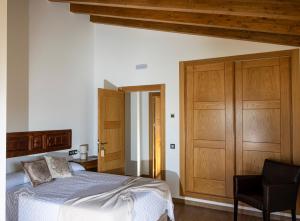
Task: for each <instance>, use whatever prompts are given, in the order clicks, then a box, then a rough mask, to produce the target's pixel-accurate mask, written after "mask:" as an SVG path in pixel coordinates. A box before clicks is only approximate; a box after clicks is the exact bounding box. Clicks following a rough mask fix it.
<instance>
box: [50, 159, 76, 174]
mask: <svg viewBox="0 0 300 221" xmlns="http://www.w3.org/2000/svg"><path fill="white" fill-rule="evenodd" d="M45 160H46V162H47V165H48V167H49V170H50V173H51V176H52V178H65V177H71V176H72V174H71V172H70V168H69V163H68V161H67V159H66V158H64V157H50V156H45Z"/></svg>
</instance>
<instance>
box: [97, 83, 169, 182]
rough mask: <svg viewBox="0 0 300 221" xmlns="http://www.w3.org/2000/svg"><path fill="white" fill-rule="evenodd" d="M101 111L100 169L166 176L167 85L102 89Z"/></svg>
mask: <svg viewBox="0 0 300 221" xmlns="http://www.w3.org/2000/svg"><path fill="white" fill-rule="evenodd" d="M101 91H102V92H101ZM100 92H101V93H100ZM104 92H105V94H106V96H105V97H104V96H103V93H104ZM121 100H122V101H121ZM112 110H113V111H112ZM98 113H99V119H98V122H99V125H98V131H99V132H98V134H99V135H98V137H99V154H98V159H99V161H98V170H99V172H107V173H114V171H115V170H113V169H116V168H122V169H121V170H119V172H118V174H120V171H121V174H125V175H132V176H144V177H150V178H155V179H165V148H164V147H165V85H164V84H158V85H143V86H129V87H120V88H116V89H115V90H108V89H99V106H98ZM116 113H118V114H117V115H116ZM110 115H111V116H110ZM113 115H114V116H113ZM122 116H124V117H122ZM110 121H111V122H110ZM117 121H118V122H117ZM123 125H124V126H123ZM123 128H124V129H123ZM112 130H114V132H113V131H112ZM112 133H113V134H114V135H116V136H111V135H112ZM115 150H116V151H117V152H116V151H115ZM115 152H116V153H115ZM114 161H116V162H114ZM117 161H118V162H117ZM106 164H109V167H108V165H106ZM111 166H114V167H115V168H112V167H111ZM103 168H109V169H110V170H104V169H103Z"/></svg>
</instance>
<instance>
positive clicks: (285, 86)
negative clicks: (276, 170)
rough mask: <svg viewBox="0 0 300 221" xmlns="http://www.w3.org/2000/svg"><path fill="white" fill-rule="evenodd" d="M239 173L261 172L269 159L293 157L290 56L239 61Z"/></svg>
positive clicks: (237, 148) (237, 117) (237, 140)
mask: <svg viewBox="0 0 300 221" xmlns="http://www.w3.org/2000/svg"><path fill="white" fill-rule="evenodd" d="M235 70H236V153H237V156H236V162H237V173H238V174H259V173H261V170H262V166H263V162H264V160H265V159H274V160H280V161H285V162H290V161H291V147H290V139H291V135H290V127H291V119H290V106H291V97H290V96H291V95H290V60H289V58H288V57H282V58H280V57H279V58H270V59H267V58H266V59H259V60H249V61H237V62H236V63H235Z"/></svg>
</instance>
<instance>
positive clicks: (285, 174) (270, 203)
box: [234, 160, 300, 221]
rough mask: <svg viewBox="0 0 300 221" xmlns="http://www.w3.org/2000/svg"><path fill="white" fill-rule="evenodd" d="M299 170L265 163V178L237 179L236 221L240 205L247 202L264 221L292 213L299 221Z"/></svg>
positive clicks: (271, 162)
mask: <svg viewBox="0 0 300 221" xmlns="http://www.w3.org/2000/svg"><path fill="white" fill-rule="evenodd" d="M299 181H300V167H299V166H293V165H289V164H284V163H279V162H276V161H271V160H265V163H264V168H263V173H262V175H253V176H252V175H247V176H234V221H237V215H238V202H239V201H241V202H244V203H246V204H248V205H250V206H253V207H255V208H257V209H259V210H262V212H263V218H264V221H269V220H270V213H272V212H279V211H284V210H291V212H292V220H293V221H296V201H297V193H298V187H299Z"/></svg>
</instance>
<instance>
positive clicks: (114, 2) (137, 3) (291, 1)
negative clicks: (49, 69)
mask: <svg viewBox="0 0 300 221" xmlns="http://www.w3.org/2000/svg"><path fill="white" fill-rule="evenodd" d="M50 1H52V2H69V3H75V4H91V5H100V6H113V7H128V8H139V9H154V10H166V11H185V12H200V13H209V14H224V15H238V16H254V17H266V18H274V19H291V20H297V21H299V20H300V13H299V11H300V1H296V0H282V1H274V0H273V1H270V0H260V1H259V0H159V1H153V0H143V1H141V0H50Z"/></svg>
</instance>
